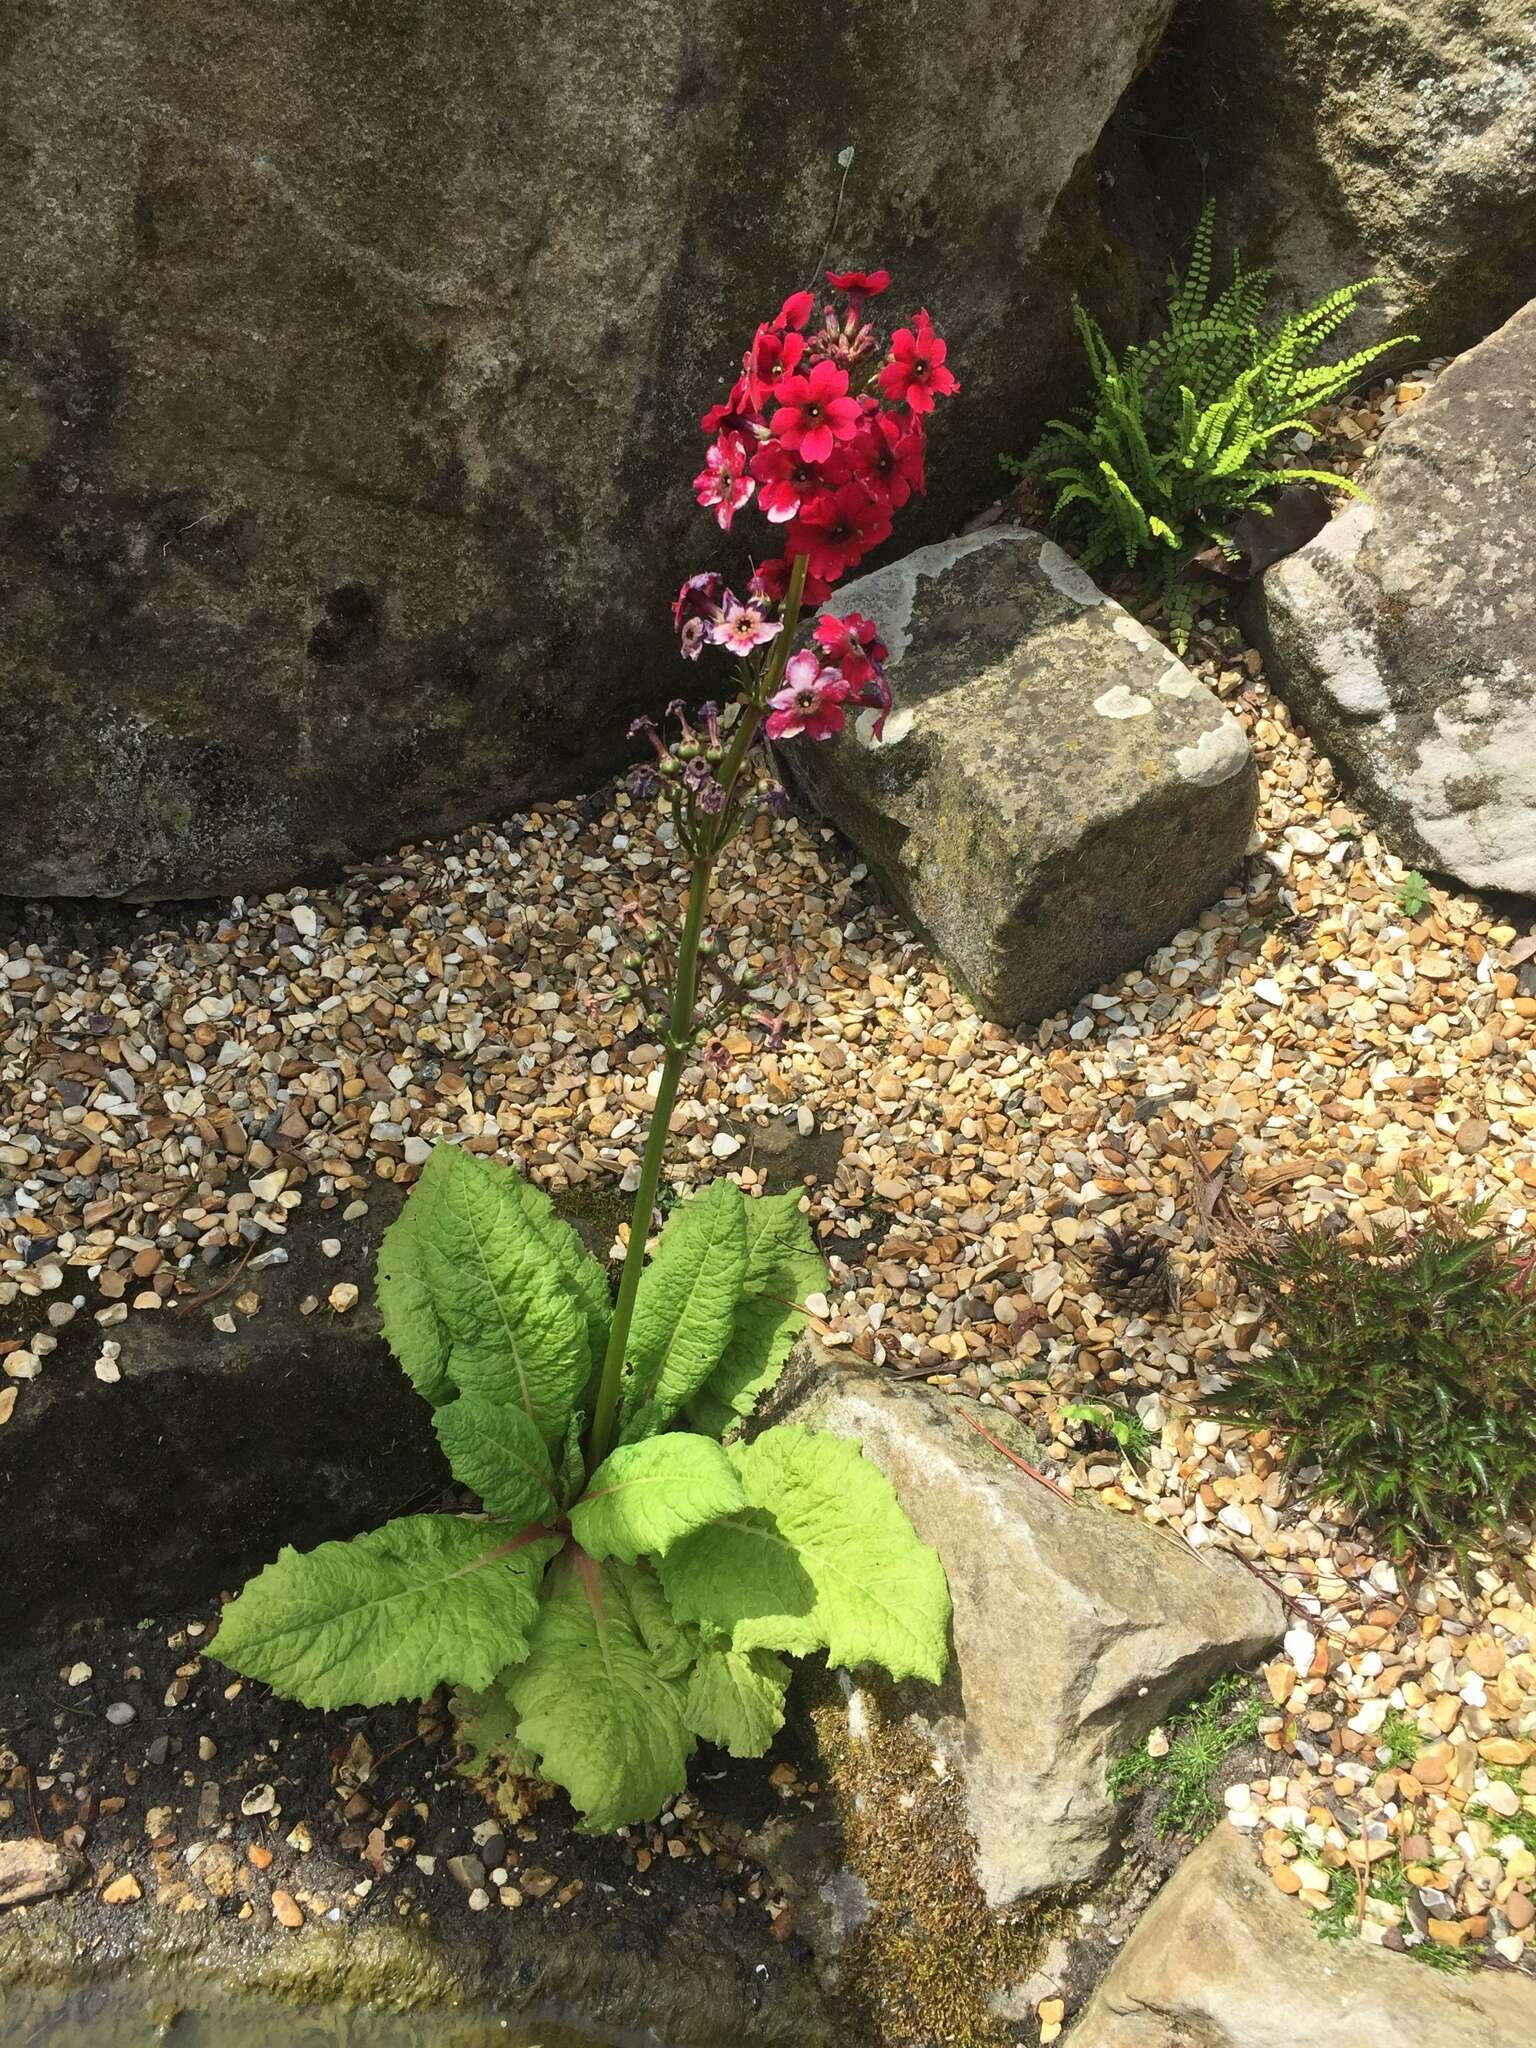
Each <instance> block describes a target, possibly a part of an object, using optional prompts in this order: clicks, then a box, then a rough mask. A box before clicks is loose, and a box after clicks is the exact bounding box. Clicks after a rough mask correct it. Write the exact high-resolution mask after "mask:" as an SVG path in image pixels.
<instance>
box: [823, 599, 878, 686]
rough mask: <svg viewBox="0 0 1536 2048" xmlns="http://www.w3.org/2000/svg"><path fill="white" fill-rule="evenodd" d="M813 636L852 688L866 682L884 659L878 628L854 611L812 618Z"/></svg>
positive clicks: (871, 620)
mask: <svg viewBox="0 0 1536 2048" xmlns="http://www.w3.org/2000/svg"><path fill="white" fill-rule="evenodd" d="M815 638H816V639H817V641H818V642H819V643H820V644H821V646H822V647H824V648H825V649H826V652H827V658H828V659H829V660H831V661H835V662H836V663H837V665H838V667H839V668H840V669H841V670H842V672H843V674H844V675H845V676H846V677H847V679H848V681H849V682H850V683H851V684H853V686H854V687H855V688H858V687H860V686H861V685H863V684H865V683H868V682H869V681H870V680H871V678H872V677H873V676H874V674H875V672H876V670H877V668H878V667H879V665H880V663H881V662H883V661H884V660H885V659H886V646H885V642H884V641H883V640H882V639H881V638H880V628H879V627H878V626H877V625H876V624H875V622H874V620H873V619H866V618H862V617H860V615H859V613H857V612H849V613H848V614H847V616H846V617H845V618H841V619H838V618H834V617H833V616H832V614H831V613H830V612H828V613H826V614H824V615H823V616H822V617H821V618H819V619H818V620H817V621H816V631H815Z"/></svg>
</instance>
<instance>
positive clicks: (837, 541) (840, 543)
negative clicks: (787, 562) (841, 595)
mask: <svg viewBox="0 0 1536 2048" xmlns="http://www.w3.org/2000/svg"><path fill="white" fill-rule="evenodd" d="M889 512H890V508H889V506H887V505H885V504H883V503H882V502H881V501H880V500H879V499H877V498H872V497H871V496H870V494H869V492H868V491H867V490H865V489H864V487H863V485H862V484H856V483H854V484H844V485H842V486H841V488H840V489H838V490H835V491H826V492H824V493H823V494H822V496H821V497H820V498H818V499H816V500H815V501H814V503H812V504H809V505H807V506H806V507H805V508H804V509H803V511H802V512H801V514H800V517H799V518H798V519H797V520H796V521H795V523H794V525H793V526H791V527H790V529H789V551H790V553H791V554H792V555H808V556H809V557H810V565H811V574H812V575H813V576H819V577H821V578H822V580H823V581H824V582H826V583H828V584H832V583H835V582H836V581H837V579H838V578H839V576H841V575H843V574H844V573H845V572H846V571H847V570H849V569H851V568H852V567H853V565H854V563H855V562H856V561H858V559H859V558H860V556H861V555H867V554H868V553H869V551H870V549H871V548H873V547H878V546H879V544H880V542H881V541H883V540H884V539H886V538H887V536H888V535H889V533H890V530H891V522H890V517H889Z"/></svg>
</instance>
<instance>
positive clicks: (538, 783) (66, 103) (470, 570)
mask: <svg viewBox="0 0 1536 2048" xmlns="http://www.w3.org/2000/svg"><path fill="white" fill-rule="evenodd" d="M1171 5H1172V0H1106V4H1104V5H1100V6H1096V7H1094V8H1092V9H1091V10H1089V11H1088V13H1087V14H1085V15H1081V16H1079V15H1078V14H1076V13H1073V12H1071V11H1068V10H1063V9H1061V8H1060V7H1058V6H1056V5H1054V4H1052V0H955V4H954V5H952V6H950V7H949V8H947V9H946V10H945V11H944V13H943V16H942V18H940V17H937V16H935V17H934V18H932V19H931V20H930V19H927V18H920V17H919V16H918V15H915V14H914V12H913V10H912V8H911V6H910V5H909V4H907V0H868V4H865V5H863V6H860V7H858V8H855V9H842V10H833V11H831V12H830V13H829V12H827V11H826V10H823V9H817V8H791V9H789V10H779V11H777V12H775V11H772V10H769V11H762V10H753V9H750V8H744V7H742V6H741V5H739V4H738V0H702V4H699V5H694V6H689V7H678V6H676V5H673V4H670V0H638V4H637V0H623V4H618V0H590V4H587V5H583V6H576V7H550V6H547V5H533V4H530V0H497V4H490V0H457V4H455V5H452V6H433V5H429V4H427V0H372V4H370V5H367V6H347V7H338V6H336V5H335V4H334V0H289V4H286V5H284V6H282V7H280V8H275V9H274V8H273V7H271V6H270V5H267V4H263V0H227V4H225V5H222V6H220V7H218V8H216V9H212V10H210V9H209V8H207V7H206V6H204V5H201V4H199V0H135V4H134V5H132V6H129V7H124V6H122V5H120V4H118V0H75V4H72V5H70V6H68V7H48V6H39V5H28V4H23V5H21V6H20V7H12V8H9V9H8V10H7V13H6V26H5V33H4V65H5V92H4V95H3V107H0V159H3V161H4V163H5V165H6V173H7V174H6V181H5V203H4V205H3V207H0V337H3V340H0V619H3V620H4V625H3V628H0V632H3V642H0V752H3V755H4V759H5V763H6V804H5V808H6V829H5V833H4V835H3V848H0V891H9V892H14V893H18V894H66V895H68V894H84V895H93V894H94V895H108V896H123V897H128V898H132V899H154V898H156V897H164V896H171V895H177V894H199V893H201V894H217V893H222V892H225V891H228V890H231V889H234V888H237V887H241V888H243V887H247V886H262V885H269V884H271V883H273V882H275V881H279V880H283V879H286V878H291V877H292V876H294V875H295V874H298V873H309V874H312V873H317V872H319V871H321V870H323V869H326V868H329V867H333V866H334V865H335V864H336V863H339V862H340V861H342V860H343V859H345V858H346V857H348V856H350V855H356V854H358V853H362V852H368V851H373V850H376V849H380V848H386V847H391V846H394V845H397V844H399V843H400V842H401V841H402V840H403V839H405V838H408V837H419V836H422V835H430V834H435V833H438V832H441V831H444V830H447V829H451V828H453V827H455V826H457V825H460V824H463V823H466V822H468V821H471V820H474V819H478V818H484V817H486V816H488V815H489V816H495V815H497V814H498V813H499V812H500V811H501V810H503V809H504V808H508V807H512V806H516V805H518V804H520V803H522V802H524V801H526V800H528V799H529V798H531V797H533V796H536V795H547V794H551V793H557V792H559V791H562V790H563V791H570V790H574V789H578V788H588V787H591V785H592V783H593V782H594V781H595V780H596V779H598V777H599V774H600V773H601V771H602V770H603V769H604V768H605V767H608V766H612V765H614V764H615V762H616V760H617V758H618V754H619V751H620V750H622V748H623V746H624V741H623V732H624V728H625V725H626V723H627V721H628V718H629V716H630V714H632V713H633V712H634V711H635V710H636V709H638V708H640V707H641V706H644V705H649V706H651V707H652V708H655V707H657V706H659V705H660V704H661V703H664V702H665V701H666V699H667V698H668V697H669V696H671V695H672V694H674V692H675V690H676V688H677V687H678V684H679V682H680V681H681V679H682V678H681V672H680V671H679V669H678V667H677V662H676V650H675V646H674V645H672V644H671V640H670V635H669V632H668V622H667V617H666V607H667V601H668V600H669V598H670V596H671V594H672V592H673V591H674V590H675V589H676V587H677V584H678V582H679V581H680V579H681V577H682V576H683V575H684V574H685V573H687V572H688V571H690V570H692V569H695V568H697V567H699V566H700V565H701V563H704V564H707V563H708V562H709V561H710V559H711V558H713V559H715V560H717V561H722V562H723V563H724V564H726V565H727V566H731V567H740V566H741V565H742V564H743V563H744V561H745V559H746V557H745V549H744V546H742V545H740V544H738V543H735V542H726V541H724V540H723V537H722V536H720V535H719V534H718V533H713V530H712V529H711V528H710V527H709V526H708V525H707V524H706V522H705V519H704V516H703V515H702V514H700V513H699V512H698V510H697V508H696V507H695V505H694V503H693V499H692V493H691V492H690V490H689V484H688V480H689V478H690V476H691V475H692V473H693V471H694V470H695V468H697V467H698V464H699V457H700V443H699V439H698V435H697V426H696V422H697V417H698V414H699V413H700V411H701V410H702V409H703V407H704V406H705V405H707V404H708V403H710V402H711V401H712V400H713V399H714V398H715V397H716V396H718V395H719V394H720V392H721V391H722V390H723V389H724V385H725V381H726V380H727V379H728V375H729V372H730V371H731V369H732V366H733V362H734V359H735V357H736V356H737V355H738V354H739V352H740V350H741V349H742V347H743V346H744V345H745V342H746V340H747V339H748V337H749V336H750V333H751V330H752V325H753V323H754V322H755V321H756V320H757V319H759V318H761V317H764V315H765V313H770V312H772V311H773V310H775V309H776V307H777V305H778V303H779V300H780V298H781V297H782V296H783V294H784V292H785V291H786V290H787V289H790V288H792V287H793V286H795V285H797V284H801V283H803V282H805V281H806V279H807V278H808V276H809V275H810V274H811V270H812V266H813V265H814V263H815V261H816V257H817V253H818V251H819V249H820V247H821V245H822V242H823V238H824V236H825V234H826V231H827V223H828V220H829V218H830V215H831V212H832V202H833V198H834V194H835V189H836V185H837V181H838V178H839V175H840V173H839V171H838V167H837V162H836V158H837V154H838V152H839V150H840V149H841V148H842V147H843V146H844V145H846V144H848V143H853V144H855V145H856V146H857V157H856V159H855V162H854V165H853V169H852V174H851V178H850V181H849V186H848V192H847V195H846V199H845V203H844V205H843V208H842V212H841V218H840V224H839V226H838V229H837V233H836V237H835V239H834V241H833V242H832V244H831V246H830V249H829V251H828V253H829V256H830V259H831V260H832V261H834V262H839V263H855V264H863V263H866V262H882V263H886V264H888V265H889V267H890V268H891V270H892V272H893V274H894V277H895V280H896V282H895V287H894V291H895V295H896V297H897V298H898V299H899V301H900V302H901V304H902V306H903V308H906V307H915V306H916V305H918V304H922V303H926V304H928V305H929V306H930V307H931V308H932V310H933V312H934V314H935V317H936V318H937V319H938V321H939V323H940V325H941V326H942V327H943V328H944V329H946V330H947V332H948V334H949V336H950V338H951V343H952V355H951V360H952V361H953V362H954V363H955V365H956V366H957V368H958V369H959V371H960V374H961V377H962V379H963V380H964V384H965V390H966V398H965V401H964V403H963V405H961V406H957V407H955V408H953V409H952V415H951V417H949V418H947V419H946V421H945V423H944V431H943V439H942V446H941V447H939V448H936V451H935V452H936V460H935V464H934V485H935V488H934V494H933V498H932V499H931V501H930V503H929V505H928V507H927V508H926V513H923V512H915V513H914V517H913V518H912V520H910V521H909V522H908V530H909V531H911V532H912V533H913V534H914V537H915V538H921V537H922V536H923V532H924V530H925V529H924V525H923V520H924V519H925V518H926V521H927V527H926V530H927V531H928V532H942V531H944V530H945V526H946V524H947V523H948V522H949V521H950V520H951V519H952V517H953V515H954V513H955V511H956V509H957V508H958V507H960V506H962V505H965V504H968V503H969V504H973V503H974V502H975V497H976V494H977V491H978V489H979V488H981V487H982V480H983V479H990V478H991V477H993V476H994V475H995V467H994V465H995V457H996V451H997V448H998V447H999V446H1010V445H1012V446H1023V445H1027V442H1028V439H1029V437H1030V432H1031V428H1032V426H1033V424H1034V423H1035V422H1036V421H1038V419H1039V417H1040V416H1041V414H1042V412H1043V411H1045V410H1049V409H1051V408H1052V407H1054V406H1055V405H1057V404H1059V403H1060V402H1061V401H1062V399H1063V397H1064V396H1066V395H1067V394H1066V393H1065V391H1064V390H1063V388H1062V379H1063V376H1064V375H1065V374H1066V373H1067V369H1068V366H1070V370H1071V374H1072V375H1074V376H1075V374H1076V348H1075V343H1073V342H1072V341H1071V338H1070V335H1069V332H1068V325H1067V322H1068V308H1069V303H1070V299H1071V295H1072V291H1073V289H1074V288H1078V287H1081V288H1082V289H1084V290H1086V291H1088V292H1089V293H1090V295H1091V296H1092V297H1093V298H1094V300H1095V303H1098V301H1099V299H1100V297H1101V296H1103V295H1105V294H1107V295H1108V296H1109V297H1110V298H1111V299H1112V300H1117V301H1119V302H1121V304H1122V306H1124V304H1125V303H1126V296H1127V293H1128V292H1132V291H1133V284H1132V278H1133V268H1132V266H1131V265H1130V264H1129V262H1128V261H1127V260H1125V259H1124V258H1123V256H1122V255H1118V254H1116V253H1114V252H1112V251H1111V250H1110V249H1109V248H1108V247H1107V243H1106V235H1105V233H1104V230H1103V226H1102V222H1101V220H1100V216H1099V210H1098V200H1097V195H1096V189H1095V185H1094V181H1093V176H1092V172H1091V170H1090V168H1089V164H1088V158H1089V153H1090V151H1091V150H1092V147H1093V145H1094V142H1095V140H1096V139H1097V137H1098V135H1099V133H1100V131H1101V129H1102V127H1103V125H1104V122H1105V120H1106V118H1107V116H1108V114H1109V113H1110V110H1111V109H1112V108H1113V106H1114V104H1115V102H1116V100H1117V99H1118V97H1119V95H1120V94H1121V92H1122V91H1123V89H1124V87H1125V85H1126V84H1127V82H1128V81H1129V80H1130V78H1131V77H1132V76H1133V75H1134V73H1135V71H1136V70H1137V68H1138V66H1139V65H1140V63H1141V62H1142V61H1143V59H1144V57H1145V56H1146V55H1147V54H1148V52H1149V51H1150V49H1151V47H1152V45H1153V43H1154V42H1155V41H1156V38H1157V36H1158V34H1159V33H1160V31H1161V29H1162V27H1163V24H1164V22H1165V21H1166V19H1167V16H1168V14H1169V12H1170V8H1171ZM1021 334H1027V335H1028V337H1029V345H1028V347H1027V348H1024V349H1021V348H1020V346H1019V336H1020V335H1021Z"/></svg>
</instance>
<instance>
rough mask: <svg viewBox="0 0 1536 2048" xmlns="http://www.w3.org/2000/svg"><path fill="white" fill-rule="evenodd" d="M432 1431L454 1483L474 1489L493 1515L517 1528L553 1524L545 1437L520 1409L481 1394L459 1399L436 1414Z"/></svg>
mask: <svg viewBox="0 0 1536 2048" xmlns="http://www.w3.org/2000/svg"><path fill="white" fill-rule="evenodd" d="M432 1427H433V1428H434V1429H435V1430H436V1431H437V1440H438V1442H439V1443H440V1444H441V1445H442V1447H443V1453H444V1456H445V1457H446V1458H447V1460H448V1462H449V1464H450V1465H451V1466H452V1467H453V1476H454V1478H455V1479H457V1480H459V1481H460V1483H461V1484H462V1485H464V1486H471V1487H473V1488H474V1490H475V1492H476V1493H478V1494H479V1496H480V1498H481V1499H482V1500H483V1501H484V1502H485V1505H486V1507H487V1508H488V1509H489V1510H490V1512H491V1513H492V1514H493V1515H500V1516H503V1517H504V1518H505V1519H506V1520H508V1521H510V1522H512V1523H514V1524H515V1525H517V1526H518V1527H522V1526H523V1525H524V1524H526V1523H529V1522H552V1521H554V1519H555V1517H556V1516H557V1515H558V1514H559V1512H560V1500H559V1496H558V1494H557V1492H556V1489H555V1474H554V1467H553V1466H552V1465H551V1464H550V1462H549V1450H548V1447H547V1446H546V1444H545V1442H544V1439H543V1437H541V1436H540V1435H539V1432H538V1429H537V1428H536V1426H535V1425H534V1424H533V1423H532V1422H530V1421H529V1419H528V1417H527V1416H526V1415H525V1414H524V1413H523V1411H522V1409H521V1408H515V1407H513V1406H512V1404H511V1402H509V1401H492V1400H490V1399H488V1398H487V1397H486V1396H485V1395H484V1394H474V1393H467V1394H460V1396H459V1398H458V1399H457V1400H456V1401H445V1402H444V1403H443V1405H442V1407H441V1408H439V1409H438V1410H437V1412H436V1414H435V1415H434V1416H433V1417H432Z"/></svg>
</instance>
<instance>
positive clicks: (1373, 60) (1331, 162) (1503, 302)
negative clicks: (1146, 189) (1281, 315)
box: [1116, 0, 1536, 355]
mask: <svg viewBox="0 0 1536 2048" xmlns="http://www.w3.org/2000/svg"><path fill="white" fill-rule="evenodd" d="M1533 78H1536V11H1533V10H1532V8H1531V5H1530V0H1412V4H1411V5H1410V4H1407V0H1193V4H1192V5H1190V6H1187V7H1185V8H1184V9H1183V10H1182V11H1181V15H1180V21H1179V26H1178V29H1177V32H1176V33H1175V34H1173V35H1171V36H1170V37H1169V38H1168V41H1167V43H1166V45H1165V46H1164V49H1163V51H1162V53H1161V54H1160V56H1159V58H1158V60H1157V62H1156V64H1155V65H1154V66H1153V67H1152V68H1151V69H1150V70H1149V72H1148V73H1147V75H1146V77H1145V79H1144V80H1143V81H1142V83H1141V84H1140V85H1139V86H1138V87H1137V88H1136V90H1135V92H1134V93H1133V94H1132V96H1131V97H1130V100H1129V101H1128V103H1127V106H1126V108H1125V109H1124V116H1123V118H1122V119H1121V120H1119V121H1118V122H1117V123H1116V133H1117V138H1118V139H1119V140H1121V141H1123V140H1124V139H1125V138H1126V137H1132V138H1135V139H1136V142H1137V146H1138V151H1139V152H1140V153H1141V154H1142V155H1143V156H1144V160H1145V161H1146V163H1147V165H1148V167H1149V168H1150V171H1151V174H1152V175H1151V179H1150V183H1151V186H1152V189H1153V191H1154V193H1155V195H1156V198H1157V200H1158V201H1160V202H1163V203H1168V202H1172V210H1173V212H1174V213H1175V215H1176V217H1177V221H1178V223H1179V224H1180V225H1181V226H1182V230H1183V231H1184V232H1187V229H1188V223H1189V222H1190V221H1192V220H1193V219H1194V217H1195V214H1196V213H1197V212H1198V210H1199V206H1200V202H1201V199H1202V198H1203V197H1204V195H1205V194H1206V193H1207V192H1212V193H1215V194H1216V195H1217V197H1218V203H1219V209H1220V210H1219V214H1218V226H1219V233H1220V235H1221V238H1222V239H1223V241H1225V242H1226V243H1229V244H1230V243H1234V242H1235V243H1236V244H1237V246H1238V247H1239V248H1240V249H1241V250H1242V252H1243V255H1244V257H1245V259H1246V261H1247V262H1248V264H1249V266H1250V267H1257V266H1258V265H1260V264H1266V265H1270V264H1272V265H1273V266H1274V267H1275V269H1276V271H1277V272H1278V279H1277V283H1278V287H1279V291H1280V293H1281V295H1282V296H1283V297H1284V298H1286V299H1288V300H1289V301H1291V302H1292V303H1296V302H1300V301H1309V300H1311V299H1314V298H1316V297H1318V296H1320V295H1321V294H1322V293H1323V292H1325V291H1330V290H1332V289H1333V288H1334V287H1335V286H1336V285H1340V284H1346V283H1349V282H1352V281H1353V280H1355V279H1357V278H1363V277H1375V276H1378V275H1380V276H1381V278H1382V285H1381V288H1380V290H1378V291H1375V292H1372V293H1370V294H1368V295H1367V297H1366V299H1365V300H1364V301H1363V302H1362V304H1361V307H1360V311H1359V312H1358V313H1357V314H1356V316H1355V319H1354V321H1353V322H1352V323H1351V325H1350V326H1349V327H1348V328H1346V329H1345V330H1344V333H1343V334H1342V335H1341V336H1340V338H1339V339H1340V344H1341V346H1342V347H1345V348H1348V347H1350V346H1352V345H1353V346H1357V347H1358V346H1359V344H1360V340H1361V339H1367V338H1368V339H1377V338H1385V337H1386V336H1388V335H1392V334H1401V333H1404V332H1409V333H1417V334H1418V335H1419V336H1420V339H1421V349H1420V351H1419V352H1420V354H1421V355H1434V354H1450V353H1452V352H1454V351H1455V350H1457V349H1462V348H1466V347H1468V346H1469V345H1470V344H1471V343H1473V342H1475V341H1480V340H1481V339H1482V338H1483V336H1484V335H1485V334H1488V333H1489V332H1491V330H1492V329H1493V328H1495V327H1497V326H1498V324H1499V322H1500V321H1501V320H1506V319H1507V318H1508V317H1509V315H1510V314H1511V313H1512V312H1514V310H1515V308H1516V307H1517V306H1520V305H1522V304H1523V303H1524V301H1525V300H1526V299H1528V298H1529V297H1530V296H1531V295H1532V293H1536V91H1533V89H1532V80H1533ZM1120 182H1121V183H1122V184H1123V183H1124V180H1123V179H1122V180H1120Z"/></svg>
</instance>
